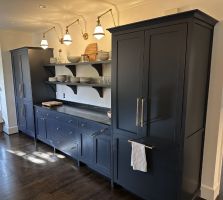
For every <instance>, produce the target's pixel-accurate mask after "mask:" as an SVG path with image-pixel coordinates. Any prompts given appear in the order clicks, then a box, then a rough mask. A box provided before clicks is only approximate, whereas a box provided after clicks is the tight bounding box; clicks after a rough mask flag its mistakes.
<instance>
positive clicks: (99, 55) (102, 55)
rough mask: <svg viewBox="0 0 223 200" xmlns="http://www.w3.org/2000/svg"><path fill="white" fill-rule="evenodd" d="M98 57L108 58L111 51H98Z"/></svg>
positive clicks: (101, 58) (100, 58) (103, 59)
mask: <svg viewBox="0 0 223 200" xmlns="http://www.w3.org/2000/svg"><path fill="white" fill-rule="evenodd" d="M98 59H99V60H102V61H105V60H108V59H109V52H106V51H99V52H98Z"/></svg>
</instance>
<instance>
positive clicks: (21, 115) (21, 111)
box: [15, 98, 26, 132]
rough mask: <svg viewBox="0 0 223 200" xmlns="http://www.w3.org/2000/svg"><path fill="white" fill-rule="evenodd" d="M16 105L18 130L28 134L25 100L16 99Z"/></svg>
mask: <svg viewBox="0 0 223 200" xmlns="http://www.w3.org/2000/svg"><path fill="white" fill-rule="evenodd" d="M15 103H16V115H17V124H18V129H19V130H20V131H22V132H26V117H25V107H24V104H23V100H22V99H20V98H16V100H15Z"/></svg>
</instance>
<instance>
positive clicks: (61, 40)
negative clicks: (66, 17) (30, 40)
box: [40, 26, 63, 49]
mask: <svg viewBox="0 0 223 200" xmlns="http://www.w3.org/2000/svg"><path fill="white" fill-rule="evenodd" d="M51 30H54V31H55V32H56V28H55V26H54V27H52V28H50V29H49V30H47V31H46V32H44V33H43V39H42V41H41V43H40V46H41V47H42V48H43V49H47V48H48V41H47V39H46V37H45V35H46V33H48V32H49V31H51ZM56 34H57V32H56ZM58 39H59V42H60V43H61V44H63V38H60V37H59V36H58Z"/></svg>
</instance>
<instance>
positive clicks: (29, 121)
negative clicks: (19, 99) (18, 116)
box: [23, 101, 35, 137]
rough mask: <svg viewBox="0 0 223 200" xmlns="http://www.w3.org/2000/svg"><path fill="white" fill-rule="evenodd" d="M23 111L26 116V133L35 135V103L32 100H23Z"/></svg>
mask: <svg viewBox="0 0 223 200" xmlns="http://www.w3.org/2000/svg"><path fill="white" fill-rule="evenodd" d="M23 113H24V116H25V123H26V125H25V126H26V128H25V131H24V133H26V134H27V135H29V136H32V137H35V124H34V111H33V103H32V102H31V101H29V102H26V101H23Z"/></svg>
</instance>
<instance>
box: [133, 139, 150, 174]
mask: <svg viewBox="0 0 223 200" xmlns="http://www.w3.org/2000/svg"><path fill="white" fill-rule="evenodd" d="M131 143H132V154H131V166H132V167H133V170H138V171H142V172H147V161H146V151H145V145H143V144H140V143H137V142H131Z"/></svg>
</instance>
